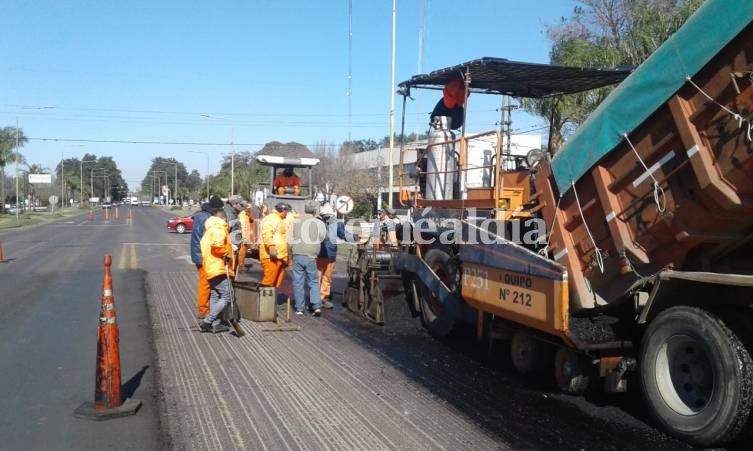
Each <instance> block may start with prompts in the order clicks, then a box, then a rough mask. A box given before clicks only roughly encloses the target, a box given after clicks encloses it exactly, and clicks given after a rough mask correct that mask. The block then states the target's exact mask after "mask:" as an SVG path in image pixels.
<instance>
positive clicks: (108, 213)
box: [105, 208, 110, 222]
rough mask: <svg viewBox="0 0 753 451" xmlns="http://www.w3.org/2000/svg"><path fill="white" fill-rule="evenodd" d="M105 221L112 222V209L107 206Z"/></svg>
mask: <svg viewBox="0 0 753 451" xmlns="http://www.w3.org/2000/svg"><path fill="white" fill-rule="evenodd" d="M105 222H110V209H109V208H105Z"/></svg>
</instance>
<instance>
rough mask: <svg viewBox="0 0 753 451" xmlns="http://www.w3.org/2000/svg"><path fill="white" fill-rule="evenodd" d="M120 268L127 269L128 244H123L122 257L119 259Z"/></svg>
mask: <svg viewBox="0 0 753 451" xmlns="http://www.w3.org/2000/svg"><path fill="white" fill-rule="evenodd" d="M118 269H120V270H121V271H122V270H124V269H126V246H125V244H123V246H121V248H120V259H118Z"/></svg>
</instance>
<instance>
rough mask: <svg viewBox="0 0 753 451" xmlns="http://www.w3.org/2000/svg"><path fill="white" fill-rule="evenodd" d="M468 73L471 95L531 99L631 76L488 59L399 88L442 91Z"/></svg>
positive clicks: (403, 90)
mask: <svg viewBox="0 0 753 451" xmlns="http://www.w3.org/2000/svg"><path fill="white" fill-rule="evenodd" d="M466 72H468V73H470V78H471V89H470V90H471V92H477V93H488V94H506V95H510V96H513V97H531V98H541V97H550V96H555V95H561V94H573V93H576V92H581V91H587V90H590V89H595V88H601V87H603V86H608V85H613V84H615V83H619V82H621V81H622V80H623V79H625V77H627V76H628V75H629V74H630V70H629V69H591V68H581V67H567V66H553V65H549V64H537V63H521V62H519V61H510V60H507V59H504V58H491V57H484V58H480V59H476V60H473V61H468V62H466V63H462V64H458V65H457V66H452V67H447V68H444V69H439V70H435V71H433V72H431V73H429V74H420V75H414V76H413V77H411V79H410V80H406V81H404V82H402V83H400V84H399V85H398V86H399V88H400V91H401V93H403V94H404V95H410V89H411V88H413V87H415V88H423V89H442V88H444V86H445V84H447V82H449V81H450V80H454V79H462V78H463V75H464V74H465V73H466Z"/></svg>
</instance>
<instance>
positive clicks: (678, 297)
mask: <svg viewBox="0 0 753 451" xmlns="http://www.w3.org/2000/svg"><path fill="white" fill-rule="evenodd" d="M752 21H753V3H750V2H737V1H734V0H708V1H706V2H705V3H704V4H703V5H702V6H701V7H700V8H699V9H698V10H697V12H696V13H695V14H694V15H693V16H691V18H690V19H689V20H688V21H687V22H686V23H685V24H684V25H683V26H682V27H681V28H680V29H679V30H678V31H677V32H676V33H675V34H674V35H673V36H672V37H671V38H670V39H669V40H668V41H667V42H665V43H664V44H663V45H662V46H661V47H660V48H659V49H658V50H657V51H656V52H655V53H654V54H653V55H652V56H651V57H649V58H648V59H647V60H646V61H645V62H644V63H643V64H642V65H640V66H639V67H638V68H636V69H635V70H633V71H631V73H629V74H628V73H627V72H625V71H622V70H594V69H574V68H563V67H557V66H549V65H537V64H527V63H519V62H514V61H508V60H504V59H499V58H481V59H478V60H473V61H469V62H467V63H463V64H460V65H457V66H452V67H448V68H445V69H440V70H437V71H434V72H431V73H429V74H420V75H416V76H414V77H412V78H411V79H409V80H407V81H405V82H403V83H401V84H400V85H399V86H400V91H399V92H400V93H401V94H403V96H404V99H406V100H408V99H410V98H411V97H412V96H414V95H415V93H414V91H416V90H418V89H430V90H432V89H433V90H441V89H442V87H443V86H445V85H446V84H447V83H448V82H449V81H451V80H455V79H460V80H462V81H463V83H464V84H465V87H466V91H467V92H469V93H474V95H472V96H470V97H467V104H466V110H465V114H466V115H467V114H468V111H470V110H469V109H470V108H471V105H473V101H474V99H475V98H477V97H478V96H479V95H482V94H496V95H500V96H501V97H502V98H503V99H505V98H509V97H510V96H511V97H547V96H556V95H560V94H567V93H573V92H578V91H583V90H586V89H592V88H598V87H600V86H605V85H607V84H610V83H619V84H618V85H617V87H616V88H615V89H614V90H613V91H612V92H611V94H610V95H609V96H608V97H607V98H606V100H605V101H604V102H603V103H602V104H601V105H600V106H599V107H598V108H597V109H596V110H595V111H594V112H593V113H592V114H591V115H590V117H589V118H588V119H587V120H586V122H585V123H584V124H583V125H582V126H580V127H579V128H578V130H576V132H575V133H574V134H573V136H571V137H570V138H569V139H568V140H567V142H566V143H565V144H564V146H563V147H562V148H561V149H560V150H559V151H558V152H557V153H556V154H555V155H553V156H552V155H550V154H549V153H548V152H537V151H531V152H530V153H529V154H528V155H527V158H526V157H522V158H521V157H520V156H515V155H512V153H511V152H510V151H509V146H506V145H505V144H506V142H508V141H509V128H508V129H505V127H509V121H506V120H502V121H500V122H501V123H502V126H501V129H500V130H496V131H492V132H487V133H474V134H470V133H468V132H466V130H465V127H466V126H465V125H464V126H463V128H461V129H460V130H459V131H458V132H457V133H456V132H454V131H453V130H450V129H448V127H446V126H445V121H443V120H435V121H434V122H433V126H432V128H431V129H430V133H429V139H428V142H427V143H425V144H424V145H417V146H416V145H414V146H408V145H406V144H404V143H403V144H401V152H400V163H399V168H400V169H399V173H398V180H399V181H400V184H401V186H400V194H399V199H400V202H401V203H402V204H404V205H405V206H407V207H409V208H410V209H411V217H410V220H409V221H406V223H405V224H403V227H402V239H401V241H400V242H399V243H398V244H397V245H395V246H388V245H385V244H383V243H382V242H380V241H379V240H377V239H374V240H371V241H370V242H369V243H367V244H366V245H364V246H362V249H361V250H360V251H359V256H358V262H357V263H355V264H352V265H350V267H349V272H350V279H349V286H348V288H347V290H346V293H345V301H346V302H347V303H348V305H349V308H351V309H352V310H356V311H360V312H362V313H368V314H367V317H370V318H371V319H378V320H379V321H378V322H383V321H385V314H384V305H383V303H384V301H383V299H382V298H383V296H382V295H381V294H380V293H379V287H380V284H381V283H383V282H381V279H382V278H386V279H397V280H399V281H400V282H401V283H402V287H403V289H404V293H405V299H406V301H407V303H408V306H409V308H410V310H411V312H412V313H413V314H414V315H415V316H419V317H420V318H421V321H422V322H423V324H424V325H425V327H426V328H427V329H428V330H429V332H430V333H431V334H434V335H440V336H441V335H447V334H449V333H450V332H452V331H453V330H454V328H455V326H456V325H457V324H458V323H460V322H466V323H470V324H472V325H475V330H476V334H477V337H478V338H479V340H505V341H507V342H509V344H510V351H511V352H510V355H511V359H512V363H513V366H514V368H515V369H516V370H517V371H519V372H520V373H523V374H528V373H532V372H536V371H545V372H550V373H552V374H553V377H554V380H555V381H556V383H557V385H558V386H559V387H560V388H561V389H562V390H563V391H565V392H568V393H574V394H578V393H583V392H584V391H585V390H586V388H587V387H589V385H591V386H593V385H594V383H595V382H597V381H598V382H599V383H600V384H602V385H603V388H604V390H606V391H607V392H622V391H626V390H631V391H632V390H636V391H641V392H642V394H643V399H644V400H645V404H646V406H647V408H648V409H647V410H648V411H649V412H650V413H651V415H652V416H653V419H654V421H655V422H656V424H658V425H659V426H660V427H661V428H663V429H664V430H665V431H667V432H668V433H670V434H672V435H674V436H677V437H679V438H681V439H683V440H685V441H687V442H689V443H691V444H694V445H697V446H718V445H723V444H726V443H729V442H732V441H734V440H736V439H737V438H738V437H739V436H741V434H742V433H743V432H745V431H748V430H749V429H750V424H749V423H751V420H750V413H751V407H752V405H753V396H752V395H751V394H752V393H753V359H752V356H753V312H752V311H751V306H753V144H752V142H751V140H752V139H753V117H752V116H751V115H752V114H753V24H752ZM433 92H436V91H433ZM435 98H436V96H435ZM505 102H506V100H503V101H502V102H501V103H500V105H501V110H503V111H504V110H505V107H506V106H507V103H505ZM508 103H509V102H508ZM404 110H405V109H404ZM403 136H404V134H403ZM479 141H484V142H486V143H489V142H491V143H492V147H491V152H489V149H488V145H487V151H486V152H485V153H484V155H485V157H484V156H481V157H480V156H479V155H475V156H474V155H473V149H474V147H479V146H478V142H479ZM472 171H476V172H477V173H479V171H481V172H480V173H481V174H482V175H481V176H480V177H477V178H476V179H474V177H473V176H472V174H471V173H472ZM472 179H473V180H475V183H474V184H469V180H472ZM387 282H389V280H387V281H386V282H384V283H387ZM628 376H632V377H628ZM629 381H631V384H630V387H628V382H629ZM633 381H634V382H637V384H633V383H632V382H633Z"/></svg>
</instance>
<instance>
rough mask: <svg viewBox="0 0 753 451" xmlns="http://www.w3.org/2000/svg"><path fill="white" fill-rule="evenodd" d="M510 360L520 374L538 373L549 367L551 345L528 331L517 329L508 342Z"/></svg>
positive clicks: (550, 363)
mask: <svg viewBox="0 0 753 451" xmlns="http://www.w3.org/2000/svg"><path fill="white" fill-rule="evenodd" d="M510 360H512V366H513V367H515V370H516V371H517V372H518V373H520V374H523V375H528V374H532V373H540V372H543V371H545V370H546V369H547V368H551V365H552V347H551V346H550V345H548V344H547V343H544V342H543V341H541V340H539V339H537V338H536V337H534V336H533V334H531V333H530V332H527V331H525V330H518V331H516V332H515V334H513V336H512V341H511V342H510Z"/></svg>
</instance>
